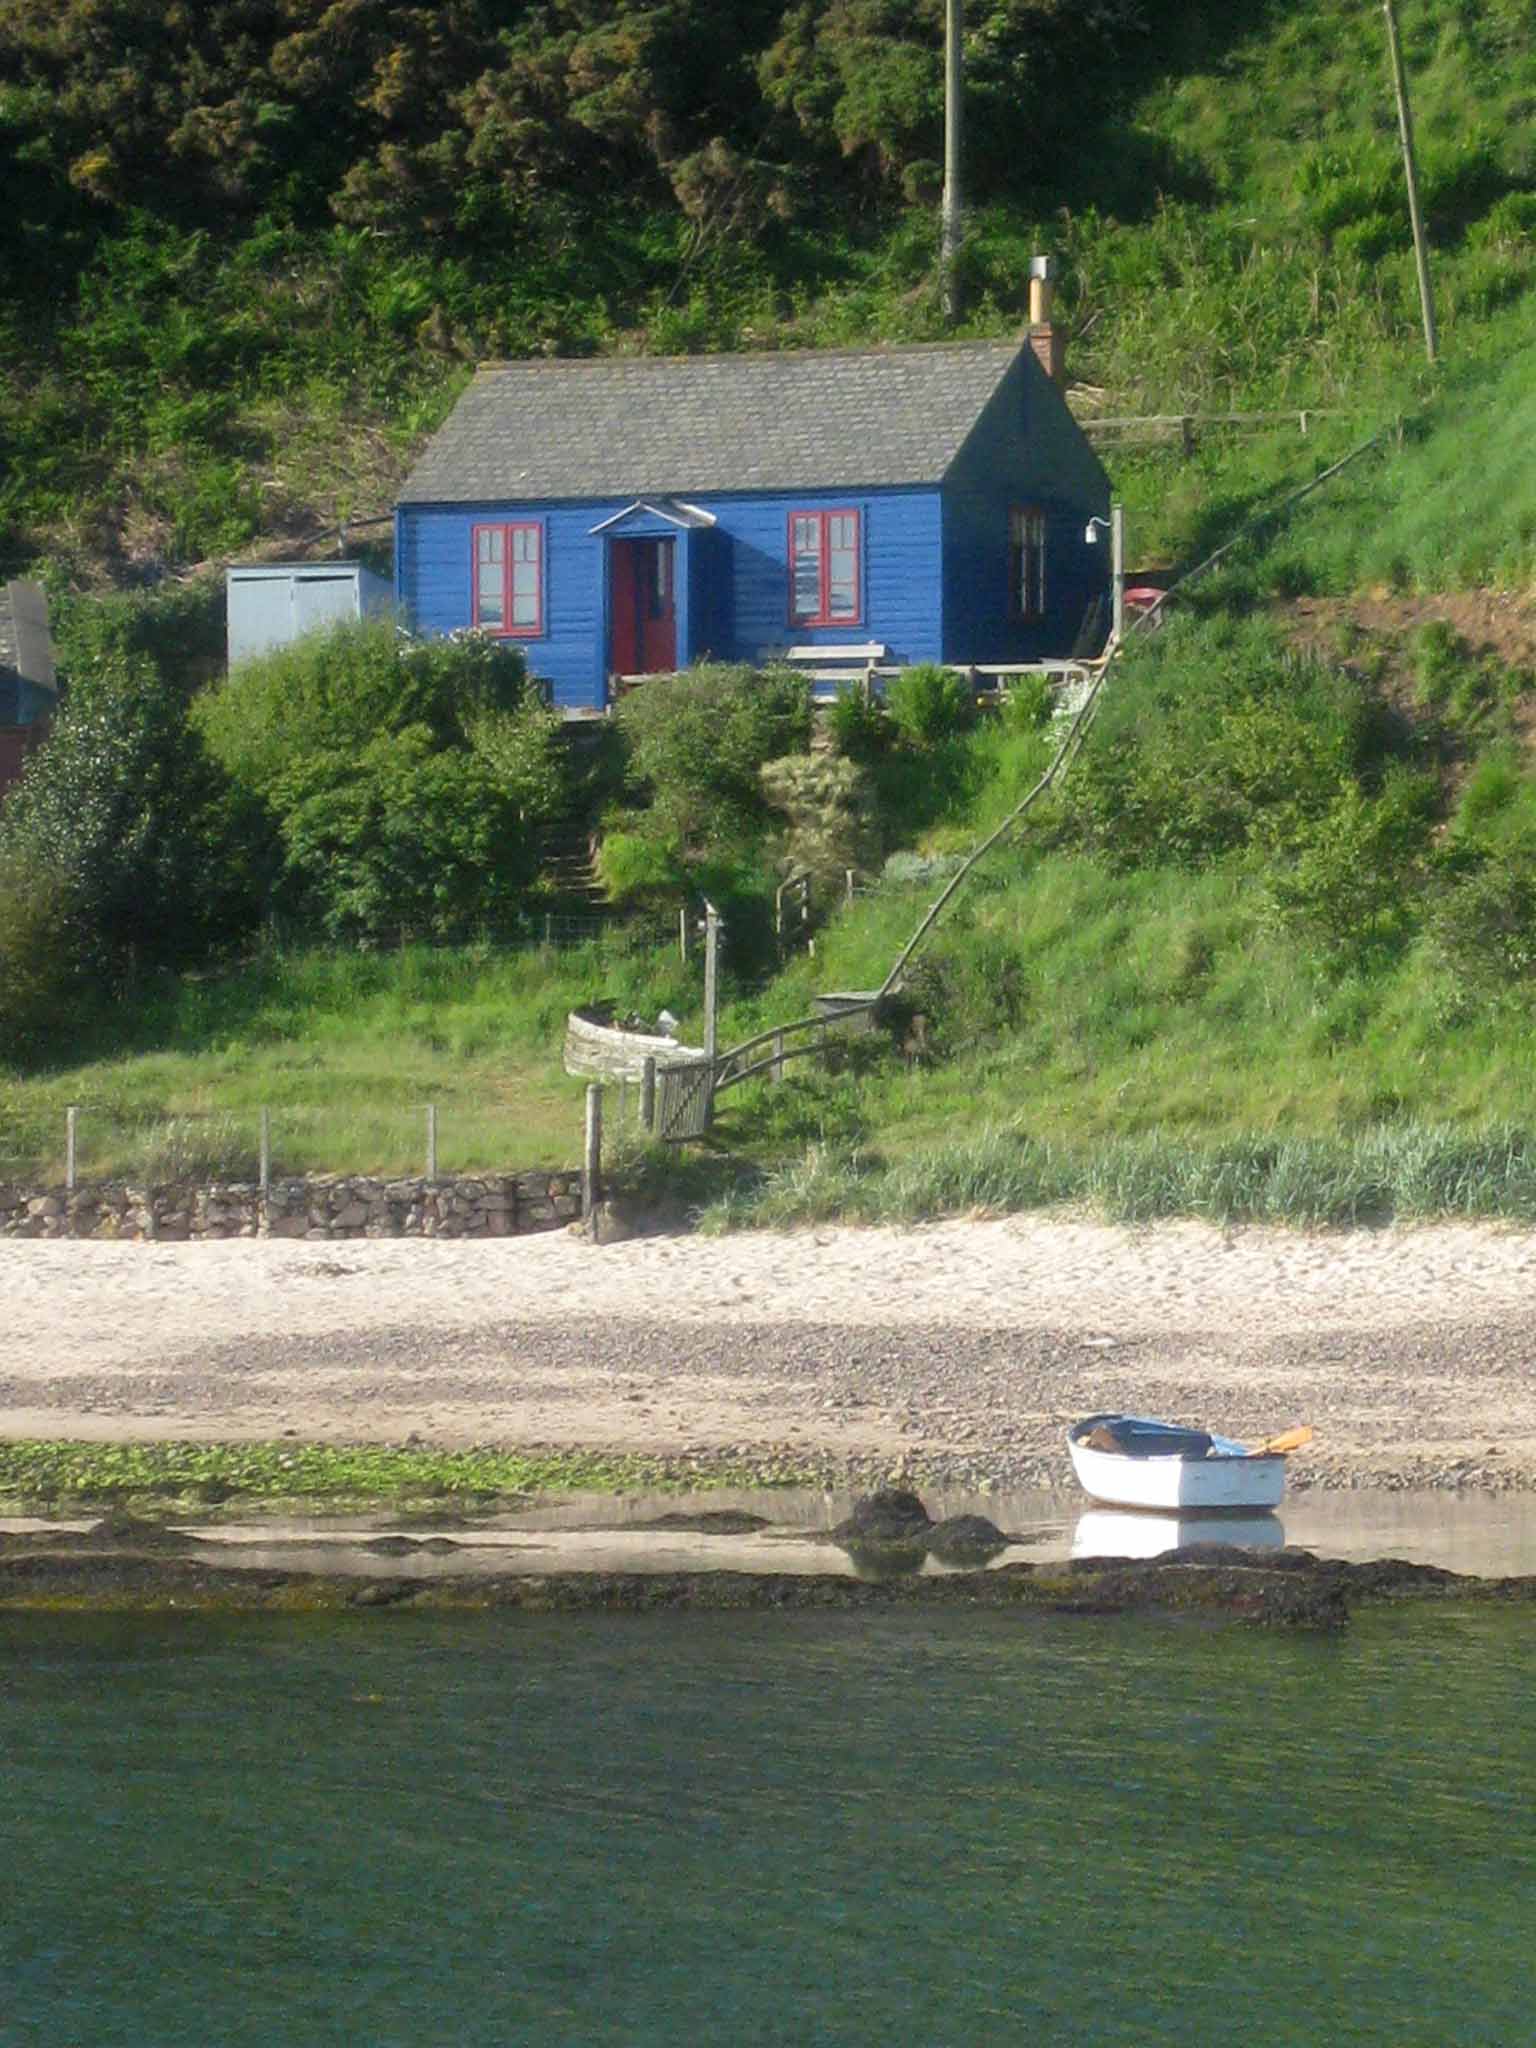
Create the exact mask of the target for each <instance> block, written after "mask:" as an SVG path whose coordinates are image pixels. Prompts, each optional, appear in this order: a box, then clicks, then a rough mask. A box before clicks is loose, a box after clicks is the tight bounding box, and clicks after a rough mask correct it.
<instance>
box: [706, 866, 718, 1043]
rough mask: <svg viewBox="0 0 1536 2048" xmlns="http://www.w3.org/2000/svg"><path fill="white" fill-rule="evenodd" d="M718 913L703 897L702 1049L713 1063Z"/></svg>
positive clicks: (707, 899)
mask: <svg viewBox="0 0 1536 2048" xmlns="http://www.w3.org/2000/svg"><path fill="white" fill-rule="evenodd" d="M720 922H721V920H720V913H719V911H718V910H716V908H715V906H714V905H713V903H711V902H710V900H709V898H708V897H707V896H706V897H705V899H704V1050H705V1052H706V1053H708V1055H709V1058H710V1062H711V1064H713V1062H714V1057H715V1048H716V1046H717V1044H718V1041H719V1022H720Z"/></svg>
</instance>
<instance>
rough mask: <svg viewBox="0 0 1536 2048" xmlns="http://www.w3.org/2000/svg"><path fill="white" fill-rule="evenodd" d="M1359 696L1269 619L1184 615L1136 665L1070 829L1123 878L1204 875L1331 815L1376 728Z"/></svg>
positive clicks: (1084, 780)
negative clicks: (1152, 872)
mask: <svg viewBox="0 0 1536 2048" xmlns="http://www.w3.org/2000/svg"><path fill="white" fill-rule="evenodd" d="M1366 709H1367V706H1366V701H1365V697H1364V693H1363V688H1362V686H1361V685H1360V684H1359V683H1358V682H1356V681H1354V680H1353V679H1352V678H1350V677H1349V676H1347V675H1344V674H1343V673H1341V672H1339V671H1336V670H1331V669H1327V668H1325V667H1324V666H1323V665H1322V664H1321V663H1318V662H1314V661H1310V660H1303V659H1300V658H1298V657H1297V656H1295V655H1293V654H1291V653H1289V652H1288V651H1287V650H1286V649H1285V648H1284V647H1283V646H1282V645H1281V643H1280V642H1279V640H1278V637H1277V635H1276V634H1275V632H1274V629H1273V628H1272V627H1271V626H1269V625H1268V623H1267V622H1265V621H1262V620H1236V621H1234V620H1232V619H1229V618H1224V617H1218V618H1214V619H1174V620H1171V621H1170V622H1169V624H1168V625H1167V626H1166V627H1164V629H1163V631H1162V632H1161V633H1158V634H1155V635H1152V636H1149V637H1148V638H1146V639H1144V640H1143V641H1142V642H1141V644H1140V646H1139V647H1138V648H1137V649H1136V651H1135V652H1134V653H1133V654H1130V655H1128V656H1127V657H1126V659H1125V661H1124V662H1123V663H1122V664H1121V666H1120V668H1119V670H1118V672H1117V673H1116V675H1115V677H1114V679H1113V686H1112V687H1111V688H1110V689H1109V690H1108V691H1107V692H1106V696H1105V701H1104V706H1103V709H1102V710H1101V712H1100V714H1099V716H1098V718H1097V720H1096V721H1095V724H1094V726H1093V729H1092V732H1091V734H1090V736H1089V740H1088V743H1087V745H1086V747H1085V748H1084V750H1083V754H1082V756H1081V759H1080V760H1079V762H1078V764H1077V766H1076V768H1075V769H1074V773H1073V779H1072V784H1071V786H1070V789H1069V792H1068V795H1067V798H1066V808H1065V813H1064V816H1065V820H1066V823H1065V824H1064V827H1063V830H1064V831H1065V832H1066V833H1067V834H1068V835H1069V836H1071V837H1075V838H1076V839H1078V840H1079V841H1080V842H1081V843H1082V844H1084V845H1085V846H1086V847H1087V848H1088V849H1089V850H1090V851H1092V852H1094V853H1097V854H1098V855H1100V856H1101V857H1102V858H1103V859H1105V860H1107V861H1108V862H1109V863H1110V864H1111V865H1113V866H1114V867H1116V868H1122V869H1123V868H1131V867H1135V866H1138V865H1141V864H1143V863H1148V862H1157V861H1172V862H1176V863H1179V864H1181V865H1197V864H1199V863H1202V862H1204V861H1208V860H1213V859H1217V858H1219V857H1221V856H1222V855H1224V854H1227V853H1230V852H1232V851H1233V850H1234V849H1236V848H1239V847H1243V846H1246V845H1247V844H1249V842H1250V840H1252V839H1253V838H1254V836H1255V835H1256V833H1258V832H1259V830H1260V828H1261V825H1262V822H1263V821H1264V820H1265V819H1266V818H1268V817H1273V816H1276V815H1278V816H1280V817H1283V818H1284V819H1285V820H1286V821H1287V829H1288V830H1291V829H1294V828H1295V826H1296V825H1297V823H1298V822H1299V821H1301V820H1304V819H1307V818H1316V817H1321V816H1322V815H1323V814H1324V813H1326V812H1327V811H1329V810H1330V809H1331V808H1332V807H1333V805H1334V803H1335V801H1336V799H1337V796H1338V792H1339V790H1340V787H1341V786H1342V784H1343V783H1344V782H1345V781H1347V780H1348V779H1349V778H1350V777H1351V775H1352V774H1353V772H1354V770H1355V768H1356V765H1357V756H1358V754H1359V752H1360V749H1361V745H1362V741H1363V738H1364V735H1365V733H1366V731H1367V728H1368V721H1367V718H1366Z"/></svg>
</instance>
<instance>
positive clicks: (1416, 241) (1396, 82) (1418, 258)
mask: <svg viewBox="0 0 1536 2048" xmlns="http://www.w3.org/2000/svg"><path fill="white" fill-rule="evenodd" d="M1381 11H1382V13H1383V14H1385V16H1386V17H1387V50H1388V53H1389V54H1390V56H1391V59H1392V83H1393V86H1394V87H1395V89H1396V92H1397V125H1398V128H1399V129H1400V130H1401V132H1402V137H1403V171H1404V174H1405V175H1406V177H1407V180H1408V218H1409V220H1410V221H1411V222H1412V223H1413V257H1414V261H1415V263H1416V264H1417V265H1418V270H1419V304H1420V305H1421V306H1422V308H1423V310H1424V349H1425V353H1426V354H1427V355H1428V357H1429V360H1430V361H1431V362H1433V361H1434V360H1435V358H1436V356H1437V354H1438V353H1439V347H1440V343H1439V337H1438V335H1437V334H1436V331H1435V301H1434V295H1433V293H1432V292H1431V290H1430V283H1429V248H1428V245H1427V244H1426V242H1425V240H1424V217H1423V215H1422V214H1421V213H1420V211H1419V167H1418V163H1417V160H1416V159H1415V156H1414V152H1413V115H1412V114H1411V113H1410V111H1409V108H1408V80H1407V78H1406V76H1405V75H1404V72H1403V50H1402V45H1401V44H1400V43H1399V41H1398V39H1397V10H1396V9H1395V7H1394V6H1393V4H1392V0H1381Z"/></svg>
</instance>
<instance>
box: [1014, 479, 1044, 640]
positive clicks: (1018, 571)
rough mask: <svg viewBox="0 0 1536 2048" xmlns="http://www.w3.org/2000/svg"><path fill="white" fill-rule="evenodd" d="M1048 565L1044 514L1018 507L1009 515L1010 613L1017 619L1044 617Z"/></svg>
mask: <svg viewBox="0 0 1536 2048" xmlns="http://www.w3.org/2000/svg"><path fill="white" fill-rule="evenodd" d="M1045 563H1046V523H1045V514H1044V512H1042V511H1041V509H1040V507H1039V506H1038V505H1015V506H1014V508H1013V510H1012V511H1011V512H1010V513H1009V515H1008V610H1009V612H1010V613H1011V615H1012V616H1013V617H1014V618H1016V619H1043V618H1044V617H1045V600H1046V580H1045Z"/></svg>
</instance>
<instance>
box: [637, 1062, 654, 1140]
mask: <svg viewBox="0 0 1536 2048" xmlns="http://www.w3.org/2000/svg"><path fill="white" fill-rule="evenodd" d="M640 1121H641V1123H642V1124H643V1125H644V1126H645V1128H646V1130H648V1131H651V1130H654V1129H655V1128H656V1056H655V1054H654V1053H653V1054H651V1055H650V1057H649V1058H648V1059H647V1060H646V1062H645V1065H644V1066H643V1067H642V1068H641V1069H640Z"/></svg>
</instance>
